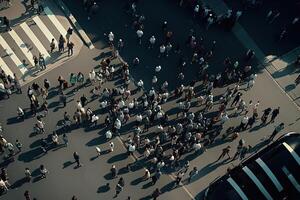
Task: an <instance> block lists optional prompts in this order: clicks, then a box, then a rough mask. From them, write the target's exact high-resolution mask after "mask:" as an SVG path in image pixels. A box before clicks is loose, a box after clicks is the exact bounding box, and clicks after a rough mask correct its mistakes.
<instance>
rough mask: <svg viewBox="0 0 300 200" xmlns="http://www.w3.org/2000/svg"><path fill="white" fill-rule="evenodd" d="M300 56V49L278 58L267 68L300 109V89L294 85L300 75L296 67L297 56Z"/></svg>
mask: <svg viewBox="0 0 300 200" xmlns="http://www.w3.org/2000/svg"><path fill="white" fill-rule="evenodd" d="M299 54H300V47H298V48H296V49H294V50H293V51H291V52H289V53H287V54H285V55H283V56H281V57H279V58H277V59H276V60H274V61H272V62H271V63H269V64H268V65H267V66H266V70H267V71H268V72H269V73H270V74H271V76H272V77H273V79H275V81H276V82H277V83H278V85H280V87H281V88H282V89H283V90H284V91H285V92H286V93H287V94H288V95H289V96H290V98H291V99H292V100H293V101H294V102H295V103H296V104H297V105H298V106H299V107H300V87H299V86H297V87H296V85H295V84H294V81H295V79H296V78H297V76H298V75H299V73H300V70H299V67H298V66H295V65H294V64H293V63H294V62H295V60H296V58H297V56H298V55H299Z"/></svg>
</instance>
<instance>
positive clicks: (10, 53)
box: [0, 35, 27, 74]
mask: <svg viewBox="0 0 300 200" xmlns="http://www.w3.org/2000/svg"><path fill="white" fill-rule="evenodd" d="M0 44H1V46H2V47H3V48H4V50H5V51H6V54H7V55H8V56H9V57H10V58H11V59H12V61H13V62H14V63H15V64H16V65H17V66H18V68H19V69H20V71H21V73H22V74H25V72H27V69H26V67H25V66H24V65H23V63H22V62H21V61H20V60H19V58H18V57H17V56H16V54H15V53H14V52H13V50H12V49H11V48H10V46H9V45H8V44H7V42H6V41H5V40H4V39H3V37H2V36H1V35H0Z"/></svg>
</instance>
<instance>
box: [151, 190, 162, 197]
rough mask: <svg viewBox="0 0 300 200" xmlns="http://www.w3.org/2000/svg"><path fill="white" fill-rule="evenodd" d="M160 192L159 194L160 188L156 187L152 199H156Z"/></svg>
mask: <svg viewBox="0 0 300 200" xmlns="http://www.w3.org/2000/svg"><path fill="white" fill-rule="evenodd" d="M160 194H161V192H160V190H159V189H158V188H156V189H155V190H154V192H153V193H152V195H151V196H152V197H153V200H156V199H157V198H158V197H159V196H160Z"/></svg>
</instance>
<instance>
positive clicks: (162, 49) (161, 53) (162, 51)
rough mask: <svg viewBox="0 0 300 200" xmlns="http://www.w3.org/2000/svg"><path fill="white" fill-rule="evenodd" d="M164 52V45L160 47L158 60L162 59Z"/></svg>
mask: <svg viewBox="0 0 300 200" xmlns="http://www.w3.org/2000/svg"><path fill="white" fill-rule="evenodd" d="M165 52H166V46H165V45H164V44H162V45H160V47H159V55H158V58H160V57H163V56H164V55H165Z"/></svg>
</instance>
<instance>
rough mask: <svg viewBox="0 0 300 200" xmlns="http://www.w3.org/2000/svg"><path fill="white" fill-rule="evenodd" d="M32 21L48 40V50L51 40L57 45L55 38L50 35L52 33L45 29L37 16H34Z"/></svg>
mask: <svg viewBox="0 0 300 200" xmlns="http://www.w3.org/2000/svg"><path fill="white" fill-rule="evenodd" d="M33 21H34V22H35V23H36V25H37V26H38V27H39V28H40V29H41V31H42V32H43V34H44V35H45V36H46V38H47V39H48V42H49V48H50V43H51V41H52V39H54V42H55V44H57V41H56V39H55V37H54V36H53V35H52V33H51V32H50V31H49V29H48V28H47V27H46V25H45V24H44V22H43V21H42V20H41V19H40V18H39V16H35V17H34V18H33Z"/></svg>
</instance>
